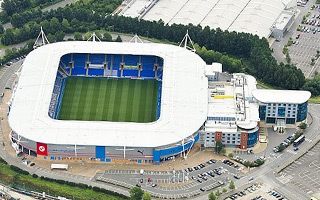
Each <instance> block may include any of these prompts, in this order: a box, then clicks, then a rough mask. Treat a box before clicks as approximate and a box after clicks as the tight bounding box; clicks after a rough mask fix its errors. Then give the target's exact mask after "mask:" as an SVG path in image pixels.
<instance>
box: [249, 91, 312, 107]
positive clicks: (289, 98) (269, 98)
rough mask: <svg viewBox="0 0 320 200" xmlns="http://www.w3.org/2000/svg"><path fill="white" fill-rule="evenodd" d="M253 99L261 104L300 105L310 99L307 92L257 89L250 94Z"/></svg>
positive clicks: (309, 94)
mask: <svg viewBox="0 0 320 200" xmlns="http://www.w3.org/2000/svg"><path fill="white" fill-rule="evenodd" d="M252 95H253V97H254V98H256V99H257V100H258V101H260V102H263V103H292V104H301V103H305V102H307V101H308V99H309V98H310V97H311V93H310V92H309V91H302V90H267V89H257V90H254V91H253V92H252Z"/></svg>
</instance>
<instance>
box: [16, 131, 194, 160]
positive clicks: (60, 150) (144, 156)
mask: <svg viewBox="0 0 320 200" xmlns="http://www.w3.org/2000/svg"><path fill="white" fill-rule="evenodd" d="M199 138H200V133H198V132H197V133H195V134H193V135H192V136H191V137H189V138H187V139H186V140H183V141H178V142H177V143H174V144H170V145H166V146H160V147H156V148H150V147H120V146H118V147H115V146H92V145H87V146H86V145H59V144H44V143H38V142H36V141H32V140H28V139H26V138H24V137H22V136H19V135H18V134H17V133H15V132H12V133H11V140H12V143H13V144H18V145H12V146H13V147H14V146H16V148H17V149H16V152H17V153H18V152H23V153H25V154H28V155H33V156H38V157H43V158H44V159H47V160H65V159H70V160H78V159H81V160H91V161H101V162H117V161H127V162H132V163H138V164H142V163H154V164H159V163H160V162H162V161H166V160H170V159H172V158H174V157H177V156H179V155H182V154H183V153H184V152H185V153H187V152H188V151H190V150H191V148H192V147H193V146H194V145H195V143H196V142H198V140H199ZM41 146H44V147H45V149H46V150H45V151H44V152H39V151H40V149H39V148H40V147H41Z"/></svg>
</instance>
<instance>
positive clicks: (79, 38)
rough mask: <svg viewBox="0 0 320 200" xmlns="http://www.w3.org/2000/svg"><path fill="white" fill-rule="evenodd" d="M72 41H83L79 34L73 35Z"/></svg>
mask: <svg viewBox="0 0 320 200" xmlns="http://www.w3.org/2000/svg"><path fill="white" fill-rule="evenodd" d="M74 40H78V41H81V40H83V37H82V34H81V33H79V32H75V33H74Z"/></svg>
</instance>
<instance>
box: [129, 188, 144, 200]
mask: <svg viewBox="0 0 320 200" xmlns="http://www.w3.org/2000/svg"><path fill="white" fill-rule="evenodd" d="M142 197H143V190H142V189H141V188H140V187H133V188H131V189H130V199H131V200H141V199H142Z"/></svg>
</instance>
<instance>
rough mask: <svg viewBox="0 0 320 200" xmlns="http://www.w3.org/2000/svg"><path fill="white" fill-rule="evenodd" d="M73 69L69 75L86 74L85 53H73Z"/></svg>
mask: <svg viewBox="0 0 320 200" xmlns="http://www.w3.org/2000/svg"><path fill="white" fill-rule="evenodd" d="M72 61H73V63H74V66H73V69H72V73H71V75H86V63H87V54H73V60H72Z"/></svg>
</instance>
